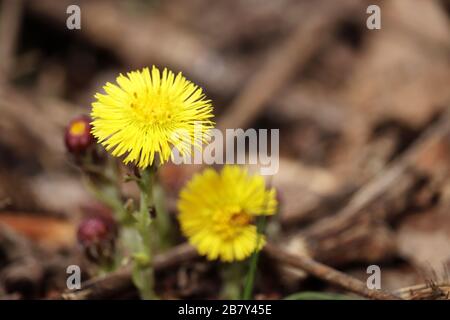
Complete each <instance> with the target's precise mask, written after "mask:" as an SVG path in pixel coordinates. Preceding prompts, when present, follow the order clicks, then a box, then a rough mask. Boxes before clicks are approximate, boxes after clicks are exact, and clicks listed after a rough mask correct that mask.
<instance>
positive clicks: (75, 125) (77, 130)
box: [64, 115, 94, 154]
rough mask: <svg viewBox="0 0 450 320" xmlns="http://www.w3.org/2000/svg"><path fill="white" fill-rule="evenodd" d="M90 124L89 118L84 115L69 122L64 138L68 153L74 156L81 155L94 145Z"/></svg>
mask: <svg viewBox="0 0 450 320" xmlns="http://www.w3.org/2000/svg"><path fill="white" fill-rule="evenodd" d="M90 122H91V118H89V117H88V116H84V115H83V116H79V117H77V118H75V119H73V120H72V121H70V123H69V125H68V126H67V128H66V133H65V136H64V141H65V143H66V147H67V150H68V151H69V152H71V153H75V154H80V153H83V152H85V151H86V150H87V149H88V147H89V146H91V145H92V144H93V143H94V137H93V136H92V134H91V124H90Z"/></svg>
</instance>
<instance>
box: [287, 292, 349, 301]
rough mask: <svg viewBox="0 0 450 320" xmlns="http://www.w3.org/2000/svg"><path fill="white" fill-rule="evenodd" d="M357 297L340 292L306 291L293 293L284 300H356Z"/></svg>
mask: <svg viewBox="0 0 450 320" xmlns="http://www.w3.org/2000/svg"><path fill="white" fill-rule="evenodd" d="M354 299H356V298H354V297H351V296H346V295H343V294H338V293H324V292H316V291H304V292H297V293H294V294H291V295H289V296H287V297H285V298H284V300H354Z"/></svg>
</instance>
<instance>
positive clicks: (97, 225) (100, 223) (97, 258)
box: [77, 216, 117, 262]
mask: <svg viewBox="0 0 450 320" xmlns="http://www.w3.org/2000/svg"><path fill="white" fill-rule="evenodd" d="M77 238H78V242H79V243H80V244H81V246H82V248H83V249H84V252H85V254H86V256H87V258H88V259H90V260H91V261H93V262H108V261H112V259H113V256H114V249H115V242H116V238H117V225H116V222H115V221H114V220H113V219H112V218H109V217H105V216H92V217H88V218H85V219H84V220H83V221H81V223H80V225H79V226H78V232H77Z"/></svg>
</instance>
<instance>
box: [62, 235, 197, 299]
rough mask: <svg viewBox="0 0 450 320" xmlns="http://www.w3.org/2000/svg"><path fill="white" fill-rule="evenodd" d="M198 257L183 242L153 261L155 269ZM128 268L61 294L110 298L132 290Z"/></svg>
mask: <svg viewBox="0 0 450 320" xmlns="http://www.w3.org/2000/svg"><path fill="white" fill-rule="evenodd" d="M195 257H198V255H197V251H196V250H195V249H194V248H193V247H191V246H190V245H189V244H187V243H184V244H181V245H178V246H176V247H174V248H173V249H171V250H170V251H168V252H166V253H163V254H160V255H157V256H156V257H155V261H154V265H153V266H154V268H155V271H159V270H163V269H166V268H171V267H174V266H177V265H179V264H181V263H183V262H186V261H189V260H192V259H194V258H195ZM135 290H136V289H135V287H134V285H133V282H132V280H131V272H130V270H129V268H124V269H120V270H118V271H116V272H113V273H111V274H108V275H106V276H105V277H101V278H94V279H91V280H89V281H86V282H85V283H83V284H82V289H80V290H77V291H67V292H65V293H63V294H62V296H61V297H62V299H66V300H88V299H111V298H115V297H119V296H123V295H124V294H126V293H129V292H134V291H135Z"/></svg>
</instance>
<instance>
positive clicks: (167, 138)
mask: <svg viewBox="0 0 450 320" xmlns="http://www.w3.org/2000/svg"><path fill="white" fill-rule="evenodd" d="M116 81H117V85H116V84H112V83H110V82H108V83H106V85H105V86H104V87H103V88H104V90H105V94H100V93H97V94H96V95H95V98H96V99H97V101H96V102H94V103H92V113H91V116H92V118H93V122H92V126H93V128H92V133H93V135H94V136H95V137H96V138H97V140H98V141H99V142H100V143H101V144H102V145H104V146H105V148H106V149H107V150H109V151H111V153H112V154H113V155H114V156H117V157H120V156H125V158H124V162H125V163H129V162H133V163H135V164H136V165H137V166H138V167H140V168H145V167H148V166H150V165H152V164H153V163H154V162H155V159H158V160H159V162H160V163H164V162H166V161H168V160H169V159H170V158H171V157H172V149H173V148H174V147H175V148H176V149H177V150H178V152H179V153H180V154H181V155H182V156H186V155H189V154H190V153H191V150H192V146H195V147H201V144H202V143H203V142H206V141H207V140H208V138H209V135H208V131H209V129H211V128H212V127H213V125H214V123H213V122H212V121H211V118H212V117H213V114H212V105H211V101H210V100H206V98H205V95H204V94H203V91H202V89H201V88H199V87H198V86H196V85H195V84H193V83H192V82H190V81H188V80H186V78H185V77H183V76H182V74H181V73H178V74H177V75H176V76H175V75H174V73H173V72H172V71H168V70H167V69H164V71H163V72H162V73H160V71H159V70H158V68H156V67H155V66H153V68H152V70H151V71H150V70H149V69H148V68H144V69H143V70H142V71H133V72H129V73H127V75H126V76H124V75H122V74H121V75H120V76H119V77H118V78H117V80H116ZM196 130H198V131H200V132H198V131H196ZM194 134H198V135H199V136H200V141H199V140H198V138H195V137H194Z"/></svg>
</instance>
